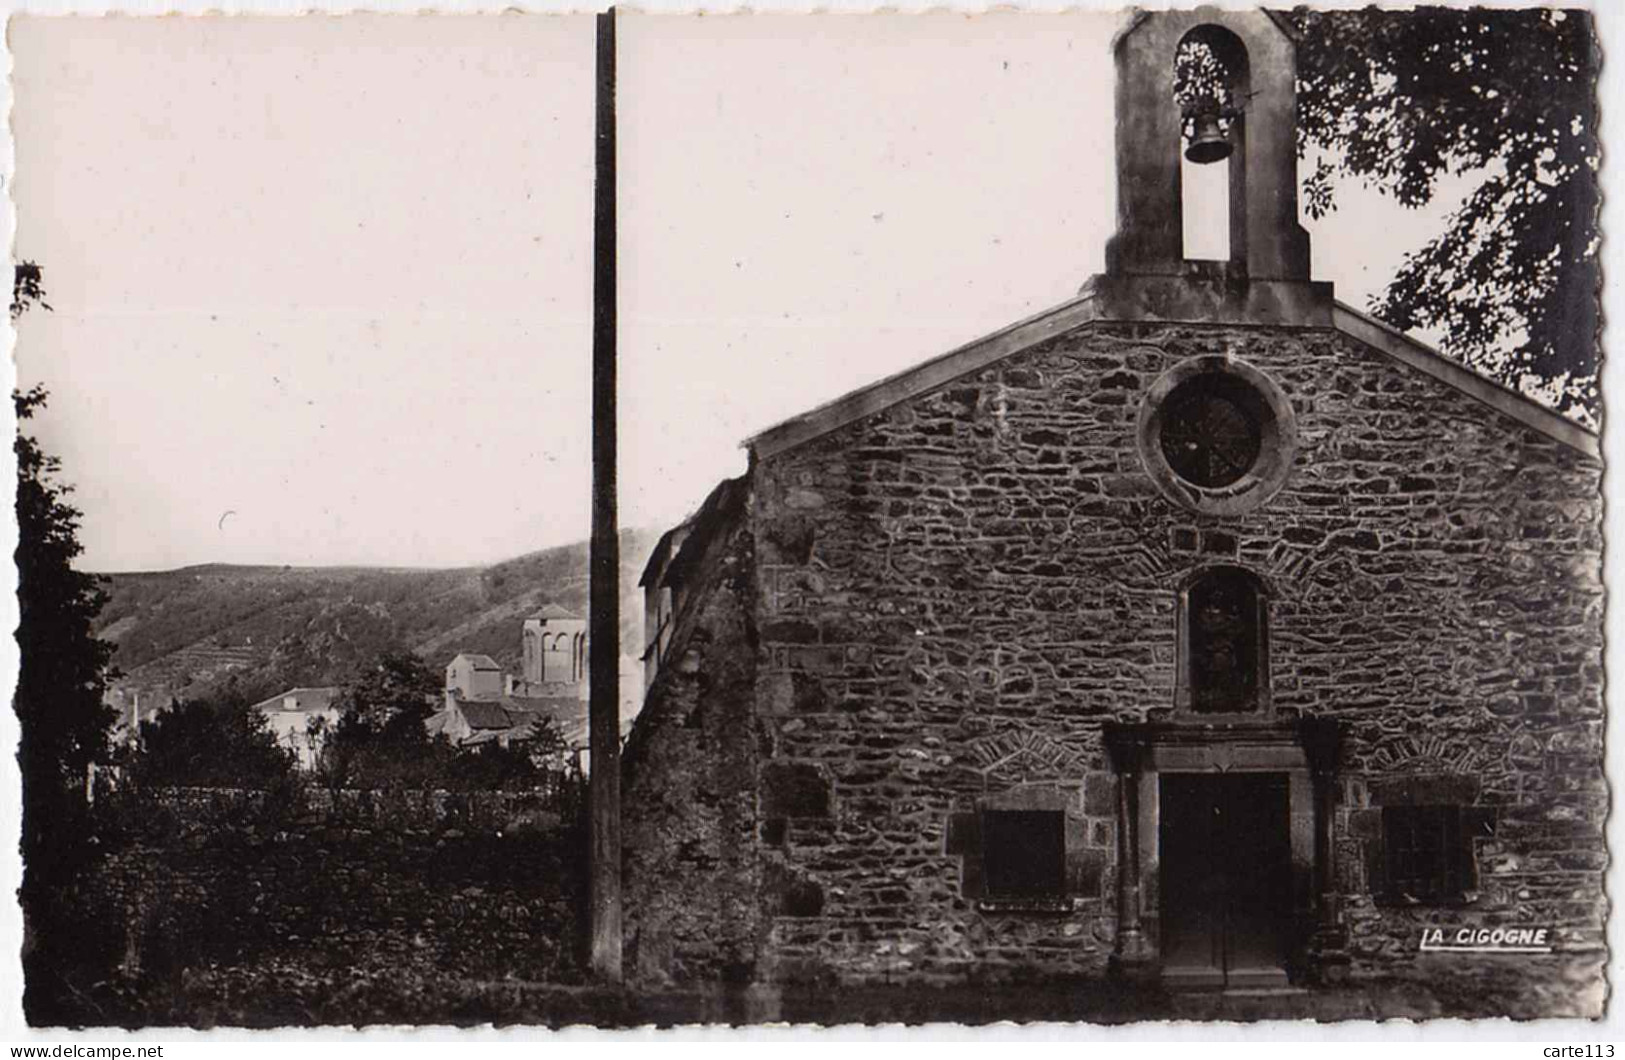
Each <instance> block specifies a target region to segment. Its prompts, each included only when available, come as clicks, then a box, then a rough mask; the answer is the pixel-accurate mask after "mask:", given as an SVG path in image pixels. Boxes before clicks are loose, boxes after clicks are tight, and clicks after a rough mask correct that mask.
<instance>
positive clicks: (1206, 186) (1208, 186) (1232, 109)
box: [1173, 24, 1250, 268]
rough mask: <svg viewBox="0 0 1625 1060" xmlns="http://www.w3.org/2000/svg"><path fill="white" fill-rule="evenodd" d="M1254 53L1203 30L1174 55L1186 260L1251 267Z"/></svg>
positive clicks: (1219, 30) (1219, 32)
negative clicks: (1249, 131) (1249, 138)
mask: <svg viewBox="0 0 1625 1060" xmlns="http://www.w3.org/2000/svg"><path fill="white" fill-rule="evenodd" d="M1249 82H1250V78H1249V76H1248V60H1247V47H1246V45H1244V44H1243V43H1242V41H1241V38H1239V37H1237V36H1236V35H1235V34H1234V33H1232V32H1231V31H1229V30H1227V29H1225V28H1224V27H1222V26H1216V25H1212V24H1204V25H1200V26H1196V27H1194V28H1192V29H1191V30H1190V31H1188V32H1187V33H1186V34H1185V35H1184V36H1183V37H1182V38H1180V41H1179V45H1178V47H1177V48H1176V49H1175V50H1174V77H1173V89H1174V103H1175V105H1176V106H1177V107H1178V108H1179V115H1180V146H1181V150H1180V159H1179V180H1180V218H1181V246H1182V256H1183V257H1184V259H1185V260H1186V261H1218V262H1226V263H1228V264H1230V265H1231V266H1232V267H1233V268H1245V267H1246V262H1247V253H1246V241H1247V237H1246V231H1247V221H1246V179H1245V177H1246V172H1245V170H1246V154H1247V152H1246V143H1245V126H1244V121H1243V111H1244V109H1245V104H1246V100H1247V96H1248V86H1249Z"/></svg>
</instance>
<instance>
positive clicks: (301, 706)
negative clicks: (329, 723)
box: [249, 686, 339, 712]
mask: <svg viewBox="0 0 1625 1060" xmlns="http://www.w3.org/2000/svg"><path fill="white" fill-rule="evenodd" d="M338 695H339V690H338V689H337V688H335V687H329V686H324V687H315V688H313V687H302V688H290V689H288V690H287V691H286V692H278V693H277V694H276V695H274V696H272V697H271V698H270V699H265V700H261V701H260V702H258V703H255V704H254V705H253V706H252V707H250V708H249V709H250V710H258V711H261V712H264V711H268V710H300V711H306V712H314V711H319V710H328V709H331V707H332V706H333V701H334V700H335V699H337V698H338ZM289 699H292V700H293V703H292V705H289V703H288V700H289Z"/></svg>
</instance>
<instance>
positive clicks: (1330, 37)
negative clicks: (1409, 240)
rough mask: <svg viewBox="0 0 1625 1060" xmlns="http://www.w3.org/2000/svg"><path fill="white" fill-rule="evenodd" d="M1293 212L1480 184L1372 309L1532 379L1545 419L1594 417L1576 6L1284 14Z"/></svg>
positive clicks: (1592, 296) (1591, 217) (1591, 275)
mask: <svg viewBox="0 0 1625 1060" xmlns="http://www.w3.org/2000/svg"><path fill="white" fill-rule="evenodd" d="M1291 20H1292V22H1293V23H1294V25H1295V26H1296V28H1297V30H1298V32H1299V35H1300V39H1299V42H1298V77H1299V92H1298V109H1299V115H1298V122H1299V124H1298V131H1299V147H1300V150H1303V151H1305V152H1309V151H1313V150H1316V149H1318V152H1317V153H1318V154H1319V162H1318V164H1317V167H1316V169H1315V171H1314V172H1313V173H1312V174H1311V175H1310V176H1309V177H1308V178H1307V180H1306V182H1305V203H1306V209H1307V211H1308V213H1309V214H1310V215H1311V216H1316V217H1318V216H1321V215H1323V214H1325V213H1326V212H1327V211H1329V210H1331V209H1333V208H1334V205H1335V194H1334V188H1335V181H1336V179H1337V178H1338V177H1340V176H1342V177H1353V178H1356V179H1358V180H1361V181H1363V182H1365V183H1367V184H1368V185H1371V186H1374V187H1376V188H1378V189H1380V190H1381V191H1382V192H1383V193H1385V194H1387V195H1390V196H1392V197H1393V198H1394V199H1395V200H1396V201H1398V202H1400V203H1402V204H1404V205H1406V206H1413V207H1415V206H1422V205H1424V204H1426V203H1428V202H1430V201H1432V199H1433V197H1434V194H1435V192H1436V190H1437V188H1438V185H1439V179H1440V177H1442V176H1444V175H1447V174H1458V173H1469V172H1475V171H1477V172H1480V173H1481V174H1482V177H1483V180H1482V183H1481V184H1479V186H1478V187H1477V189H1476V190H1475V191H1474V192H1473V193H1472V194H1471V195H1470V196H1469V197H1468V198H1467V200H1466V202H1465V203H1464V204H1463V205H1462V207H1461V208H1460V209H1459V210H1457V211H1456V213H1455V214H1454V215H1452V216H1451V217H1450V218H1449V221H1448V225H1447V227H1446V229H1445V231H1444V232H1443V234H1441V235H1440V236H1438V237H1437V238H1436V239H1434V240H1432V241H1431V242H1429V243H1427V244H1426V245H1425V246H1423V247H1421V248H1420V249H1418V250H1416V251H1414V252H1412V253H1410V254H1409V255H1408V256H1407V257H1406V258H1405V261H1404V264H1403V265H1402V266H1401V268H1400V270H1399V272H1398V273H1397V274H1396V275H1395V276H1394V277H1393V279H1392V280H1391V281H1390V282H1389V284H1388V286H1387V288H1386V289H1385V290H1384V291H1383V292H1382V293H1381V294H1380V295H1379V296H1377V297H1376V298H1375V299H1374V301H1373V304H1372V306H1371V308H1372V310H1373V311H1374V312H1375V313H1376V314H1377V315H1378V316H1379V317H1381V318H1383V319H1384V320H1386V321H1387V322H1388V323H1390V324H1393V325H1394V326H1396V327H1399V328H1403V329H1412V328H1437V329H1440V330H1441V331H1442V332H1443V334H1444V336H1445V338H1444V340H1443V344H1444V346H1445V348H1446V349H1447V351H1449V352H1450V353H1452V354H1453V355H1455V356H1456V357H1458V358H1460V359H1462V360H1464V361H1466V362H1467V363H1468V364H1470V365H1472V366H1474V367H1476V368H1478V369H1480V370H1481V371H1485V372H1487V373H1488V374H1490V375H1492V376H1493V377H1495V378H1497V379H1499V380H1500V381H1502V382H1504V383H1506V384H1508V385H1511V386H1515V387H1516V386H1518V385H1520V384H1521V383H1522V382H1523V381H1524V380H1525V378H1526V377H1530V376H1533V377H1535V379H1536V380H1538V381H1540V382H1543V383H1545V384H1546V387H1545V389H1546V390H1547V391H1548V392H1549V396H1550V397H1551V399H1552V400H1553V402H1554V403H1555V404H1556V406H1557V407H1558V408H1559V410H1560V411H1563V412H1565V413H1568V414H1570V415H1573V416H1575V417H1576V418H1580V419H1583V420H1584V419H1592V418H1594V416H1595V413H1596V410H1597V400H1598V394H1597V341H1596V336H1597V320H1598V308H1597V284H1598V271H1597V259H1596V243H1597V203H1598V192H1597V180H1596V167H1597V162H1598V140H1597V102H1596V96H1595V87H1594V81H1595V75H1596V72H1597V65H1598V53H1597V48H1596V42H1595V38H1594V35H1593V29H1592V23H1591V18H1590V16H1589V15H1588V14H1586V13H1585V12H1579V11H1568V12H1565V11H1557V10H1552V9H1549V8H1536V9H1530V10H1506V9H1489V8H1471V9H1457V8H1442V7H1424V8H1418V9H1415V10H1410V11H1388V10H1378V9H1376V8H1367V9H1364V10H1337V11H1331V10H1308V9H1301V8H1300V9H1298V10H1297V11H1295V12H1293V14H1292V16H1291Z"/></svg>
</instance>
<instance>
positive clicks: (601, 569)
mask: <svg viewBox="0 0 1625 1060" xmlns="http://www.w3.org/2000/svg"><path fill="white" fill-rule="evenodd" d="M597 140H598V149H597V165H596V170H595V179H594V182H593V284H592V298H593V328H592V556H591V561H590V562H591V587H590V589H589V594H590V599H591V602H590V611H591V617H590V619H589V623H590V630H589V635H590V640H589V641H588V644H589V649H590V667H591V673H590V677H591V680H592V686H591V687H592V691H591V695H592V700H591V702H590V704H589V707H588V709H589V715H590V726H589V734H588V740H589V743H588V746H589V748H590V750H591V753H592V787H591V790H590V800H589V801H590V804H591V807H590V808H591V815H592V821H591V831H592V840H591V842H592V850H591V856H590V861H591V871H592V882H591V885H590V901H591V903H592V927H591V930H592V970H593V972H594V974H596V975H597V976H598V977H600V978H602V979H607V980H609V981H610V982H616V983H618V982H620V980H621V717H620V715H621V711H620V699H621V689H620V684H621V682H620V661H621V596H620V593H621V587H620V577H621V547H620V540H619V537H618V534H619V528H618V526H617V521H618V519H617V513H616V508H615V324H616V314H615V9H614V8H610V9H609V10H608V11H607V12H605V13H603V14H601V15H599V16H598V136H597Z"/></svg>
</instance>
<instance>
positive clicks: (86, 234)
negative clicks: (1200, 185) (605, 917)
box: [9, 12, 1466, 571]
mask: <svg viewBox="0 0 1625 1060" xmlns="http://www.w3.org/2000/svg"><path fill="white" fill-rule="evenodd" d="M1121 19H1122V16H1121V15H1120V14H1118V13H1116V12H1074V13H1070V14H1050V15H1035V14H1015V13H1007V14H988V15H979V16H967V15H963V14H954V13H948V12H938V13H934V14H924V15H921V14H914V15H891V16H885V15H865V16H857V15H823V16H813V17H809V16H798V15H753V16H738V15H733V16H728V15H722V16H707V17H682V16H672V15H628V16H623V17H622V19H621V22H620V29H619V36H620V49H619V58H618V66H619V75H620V90H619V96H618V108H619V115H620V129H619V153H620V161H619V165H620V173H619V179H620V187H619V199H618V203H619V220H620V233H619V246H618V250H619V256H620V293H621V302H620V319H621V335H620V338H621V343H620V350H619V355H620V378H621V386H620V447H621V463H620V468H619V474H620V484H621V490H620V514H621V521H622V524H623V525H625V526H647V527H661V526H665V525H669V524H671V523H673V522H675V521H677V520H679V519H681V518H682V517H683V516H684V515H686V514H687V513H688V512H690V511H691V510H693V509H694V508H695V507H696V506H697V505H698V504H699V503H700V501H701V500H702V499H703V498H704V497H705V495H706V493H707V492H708V491H709V490H710V489H711V487H712V486H714V485H715V484H716V482H717V481H718V480H720V479H722V478H724V477H728V476H731V475H736V474H738V473H740V471H742V470H743V469H744V453H743V450H742V449H741V448H740V443H741V442H742V441H743V440H744V439H745V438H747V437H748V436H750V435H751V434H753V433H755V432H757V431H760V430H762V429H763V428H765V427H768V426H770V425H772V424H774V423H776V422H778V421H780V420H783V419H785V418H788V417H790V416H793V415H795V414H797V413H799V412H801V411H804V410H806V409H808V408H811V407H813V406H815V405H817V404H820V403H822V402H824V401H827V400H829V399H830V398H833V397H836V396H838V395H840V394H842V393H845V392H846V391H848V390H851V389H853V388H855V387H858V386H862V385H864V384H866V383H868V382H871V381H873V380H875V379H877V378H880V377H883V376H885V375H889V374H891V373H893V372H896V371H899V370H901V369H904V368H907V367H908V366H910V365H912V364H915V363H918V362H920V361H922V360H925V359H927V358H929V357H932V356H935V355H936V354H939V353H942V352H944V351H945V350H947V349H950V348H953V347H955V346H958V345H961V344H963V343H965V342H967V341H970V340H972V339H975V338H977V337H978V336H980V335H983V334H985V333H987V332H990V331H993V330H996V329H998V328H1000V327H1002V326H1004V325H1006V324H1008V323H1010V322H1012V321H1014V320H1017V319H1020V318H1023V317H1026V316H1029V315H1031V314H1033V313H1035V312H1037V311H1039V310H1042V309H1044V308H1046V307H1048V306H1051V305H1054V304H1056V303H1058V302H1061V301H1064V300H1066V299H1068V298H1070V297H1072V296H1073V295H1074V294H1075V293H1076V292H1077V290H1078V288H1079V287H1080V286H1081V285H1082V284H1083V282H1084V281H1085V280H1086V279H1087V278H1088V277H1089V276H1090V275H1091V274H1093V273H1095V272H1098V271H1099V270H1100V268H1101V266H1102V251H1103V248H1104V245H1105V241H1106V239H1107V238H1108V237H1109V236H1110V234H1111V232H1112V229H1113V227H1114V225H1113V219H1114V210H1115V205H1114V198H1113V196H1114V191H1113V188H1112V181H1111V172H1112V142H1113V140H1112V137H1113V132H1112V129H1113V125H1112V123H1113V116H1112V110H1111V108H1112V77H1113V74H1112V67H1111V62H1110V54H1109V50H1108V47H1109V42H1110V40H1111V38H1112V35H1113V34H1114V33H1115V32H1116V31H1117V29H1118V28H1119V26H1120V24H1121ZM9 43H10V48H11V52H12V55H13V64H14V70H13V78H14V82H13V83H14V95H15V102H14V111H13V117H12V121H13V132H14V137H15V144H16V146H15V152H16V162H15V174H16V175H15V180H14V184H13V188H12V191H13V197H14V201H15V204H16V212H17V237H16V242H15V247H16V253H17V254H18V256H19V257H21V258H25V259H31V260H35V261H38V262H40V263H41V264H42V265H43V266H44V268H45V280H46V286H47V288H48V294H49V300H50V302H51V304H52V305H53V306H54V307H55V311H54V312H52V313H31V314H29V315H28V316H27V317H25V319H24V320H23V321H22V322H21V324H20V326H19V337H18V346H17V349H18V354H17V359H18V376H19V380H20V382H21V383H22V385H24V386H27V385H30V384H32V383H34V382H44V383H45V384H46V385H47V387H48V388H49V390H50V391H51V404H50V407H49V409H48V410H47V411H46V412H44V413H42V414H41V417H40V419H39V421H38V431H39V434H40V436H41V439H42V441H43V442H44V444H45V445H46V446H47V447H48V448H49V449H50V450H51V451H53V452H56V453H58V454H59V455H60V456H61V457H62V459H63V462H64V467H65V472H66V477H67V479H68V480H70V481H72V482H73V483H75V485H76V487H77V495H76V503H77V504H78V505H79V506H80V507H81V508H82V509H83V511H84V524H83V528H82V532H81V540H82V542H83V543H84V545H85V555H84V557H83V561H82V565H83V566H84V567H85V568H86V569H90V570H102V571H111V570H132V569H165V568H171V567H176V566H182V565H188V564H195V563H205V562H234V563H249V562H253V563H291V564H353V563H362V564H378V565H399V566H452V565H464V564H477V563H488V562H493V561H496V560H500V559H504V558H508V557H511V556H514V555H518V554H521V553H524V552H527V551H531V550H534V549H537V548H543V547H548V546H551V545H556V544H561V543H565V542H569V541H574V540H580V539H582V538H584V537H585V536H586V535H587V532H588V528H589V527H588V520H589V516H588V513H589V495H590V494H589V490H590V464H589V460H590V450H589V431H590V418H589V408H588V402H589V382H590V353H591V330H590V329H591V315H590V314H591V242H590V239H591V202H592V199H591V195H592V168H591V167H592V156H591V144H592V140H591V134H592V117H593V113H592V81H591V78H592V49H593V35H592V25H591V22H590V20H589V19H587V18H584V17H560V16H543V15H528V16H527V15H517V14H509V15H503V16H482V17H471V16H461V17H451V16H442V17H434V18H429V17H422V18H412V17H399V16H395V17H390V16H348V17H344V18H332V17H318V18H302V19H292V18H284V19H227V18H171V19H152V20H140V19H88V18H81V19H42V18H22V19H17V20H14V21H13V23H12V24H11V29H10V34H9ZM155 70H161V71H163V76H161V77H159V76H154V71H155ZM1210 168H1213V169H1217V168H1218V167H1210ZM1465 189H1466V184H1465V183H1463V184H1461V187H1460V188H1451V189H1449V190H1447V192H1446V193H1445V194H1444V195H1443V196H1441V197H1440V199H1439V200H1438V201H1437V202H1436V204H1435V206H1434V208H1432V209H1430V210H1429V211H1427V212H1426V213H1423V214H1417V213H1415V212H1411V211H1401V210H1399V209H1398V208H1397V207H1394V206H1393V205H1392V204H1389V203H1387V202H1386V200H1383V199H1381V198H1380V197H1379V196H1376V195H1375V194H1374V193H1369V192H1364V191H1362V189H1359V188H1357V187H1348V188H1344V189H1343V192H1342V199H1341V203H1342V208H1341V209H1340V210H1339V212H1337V213H1335V214H1333V215H1332V216H1331V217H1330V218H1329V219H1327V220H1325V221H1323V222H1320V223H1317V224H1313V225H1309V227H1310V229H1311V235H1312V238H1313V240H1314V243H1313V246H1314V252H1315V259H1314V270H1315V274H1316V277H1317V278H1319V279H1328V280H1332V281H1334V282H1335V283H1336V285H1337V292H1338V295H1339V297H1341V298H1342V299H1343V300H1344V301H1347V302H1351V303H1352V304H1355V305H1363V304H1364V302H1365V299H1366V297H1367V296H1368V295H1369V294H1370V293H1371V292H1372V291H1374V290H1375V289H1377V288H1378V287H1379V286H1380V285H1381V282H1382V281H1383V279H1384V278H1385V277H1386V275H1387V274H1388V273H1390V272H1391V271H1392V269H1393V268H1394V267H1395V266H1396V265H1397V264H1398V262H1399V260H1400V258H1401V256H1402V254H1403V253H1404V251H1405V250H1407V249H1409V248H1411V247H1413V246H1416V245H1419V244H1420V243H1421V241H1422V240H1423V239H1425V238H1426V236H1427V234H1428V233H1429V232H1430V231H1436V230H1437V229H1438V227H1439V226H1440V225H1441V224H1442V223H1443V219H1444V216H1445V213H1446V210H1447V208H1448V205H1449V204H1450V203H1451V202H1452V201H1453V200H1454V199H1456V198H1458V197H1459V194H1460V192H1462V191H1465Z"/></svg>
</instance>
